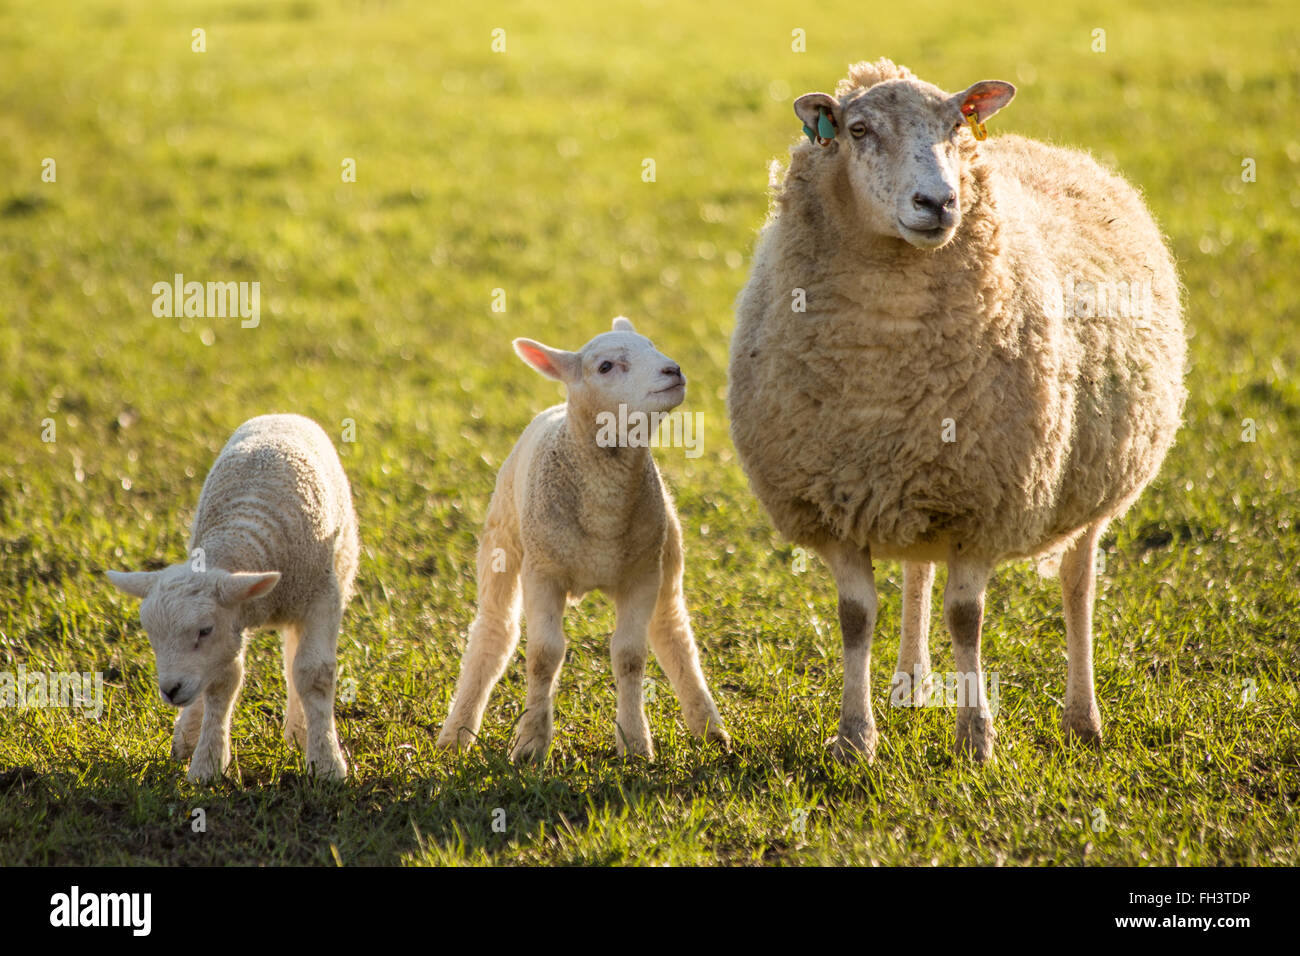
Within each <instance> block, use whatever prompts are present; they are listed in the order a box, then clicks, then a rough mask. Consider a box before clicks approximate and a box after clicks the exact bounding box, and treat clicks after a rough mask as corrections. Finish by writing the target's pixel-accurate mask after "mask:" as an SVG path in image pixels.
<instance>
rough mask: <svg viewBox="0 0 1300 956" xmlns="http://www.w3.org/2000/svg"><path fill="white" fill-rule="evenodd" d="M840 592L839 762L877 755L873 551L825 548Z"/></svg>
mask: <svg viewBox="0 0 1300 956" xmlns="http://www.w3.org/2000/svg"><path fill="white" fill-rule="evenodd" d="M821 554H822V557H824V558H825V559H826V563H827V564H829V565H830V569H831V573H832V574H834V575H835V587H836V588H837V589H838V591H839V615H840V633H841V636H842V637H843V639H844V698H843V701H842V702H841V704H840V726H839V732H838V733H837V734H836V735H835V737H834V738H832V740H831V741H830V749H831V753H832V754H833V755H834V756H835V757H836V758H838V759H840V760H845V761H847V760H851V759H854V758H865V759H866V760H867V762H868V763H869V762H871V761H872V760H874V759H875V756H876V740H877V736H876V719H875V716H874V715H873V714H872V712H871V637H872V632H873V631H874V629H875V626H876V582H875V578H874V577H873V574H872V567H871V552H870V550H868V549H867V548H857V547H855V546H853V545H851V544H845V543H842V542H834V543H832V544H830V545H827V546H825V547H824V548H822V549H821Z"/></svg>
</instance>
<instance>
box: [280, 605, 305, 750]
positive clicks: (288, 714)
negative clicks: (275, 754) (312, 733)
mask: <svg viewBox="0 0 1300 956" xmlns="http://www.w3.org/2000/svg"><path fill="white" fill-rule="evenodd" d="M281 634H282V636H283V637H284V693H285V705H284V741H285V743H287V744H289V745H291V746H296V747H297V748H298V749H299V750H306V749H307V715H306V713H305V712H304V711H303V709H302V696H301V695H300V694H299V693H298V685H297V684H296V683H295V682H294V679H293V661H294V658H295V657H297V655H298V642H299V639H300V637H301V634H300V633H299V630H298V626H297V625H296V624H286V625H285V626H284V628H282V629H281Z"/></svg>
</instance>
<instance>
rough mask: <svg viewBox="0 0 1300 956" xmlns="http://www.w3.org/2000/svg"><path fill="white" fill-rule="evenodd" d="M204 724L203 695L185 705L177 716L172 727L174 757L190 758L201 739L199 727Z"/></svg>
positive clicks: (180, 758) (178, 758)
mask: <svg viewBox="0 0 1300 956" xmlns="http://www.w3.org/2000/svg"><path fill="white" fill-rule="evenodd" d="M202 725H203V695H202V694H200V695H199V696H198V697H195V698H194V701H193V702H192V703H191V704H189V706H187V707H185V708H184V709H183V710H182V711H181V712H180V714H179V715H178V716H177V717H176V725H175V726H174V727H173V728H172V759H173V760H189V759H190V756H191V755H192V754H193V753H194V746H195V744H197V743H198V741H199V728H200V727H201V726H202Z"/></svg>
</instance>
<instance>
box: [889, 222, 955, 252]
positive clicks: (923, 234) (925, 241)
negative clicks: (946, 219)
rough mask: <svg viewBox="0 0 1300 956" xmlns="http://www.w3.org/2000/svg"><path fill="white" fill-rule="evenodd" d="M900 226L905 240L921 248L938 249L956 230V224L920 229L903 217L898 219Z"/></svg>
mask: <svg viewBox="0 0 1300 956" xmlns="http://www.w3.org/2000/svg"><path fill="white" fill-rule="evenodd" d="M898 228H899V229H900V230H901V231H902V238H903V240H904V241H905V242H908V243H911V244H912V245H914V246H916V247H917V248H919V249H937V248H939V247H940V246H942V245H943V244H944V243H945V242H947V241H948V240H949V239H950V238H951V237H952V234H953V233H954V232H956V227H955V226H943V225H940V226H934V227H932V228H930V229H918V228H916V227H915V226H909V225H908V224H907V223H905V222H903V220H902V219H899V220H898Z"/></svg>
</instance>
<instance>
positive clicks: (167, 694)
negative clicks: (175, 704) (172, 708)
mask: <svg viewBox="0 0 1300 956" xmlns="http://www.w3.org/2000/svg"><path fill="white" fill-rule="evenodd" d="M181 683H182V681H177V682H176V683H175V684H173V685H172V686H171V689H170V690H168V689H167V688H165V687H163V686H162V685H161V684H160V685H158V689H159V690H160V691H162V695H163V700H165V701H167V703H169V704H170V703H171V702H172V698H173V697H175V696H176V695H177V694H178V693H180V689H181Z"/></svg>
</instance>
